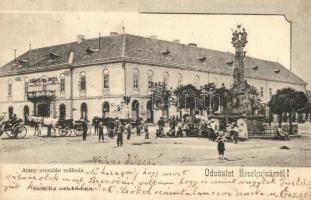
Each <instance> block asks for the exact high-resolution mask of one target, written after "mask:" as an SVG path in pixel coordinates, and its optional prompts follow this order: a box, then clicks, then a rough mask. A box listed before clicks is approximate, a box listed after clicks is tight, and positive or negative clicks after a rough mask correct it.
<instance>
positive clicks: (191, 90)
mask: <svg viewBox="0 0 311 200" xmlns="http://www.w3.org/2000/svg"><path fill="white" fill-rule="evenodd" d="M174 95H175V97H176V101H177V104H176V106H177V108H178V109H183V108H186V109H190V113H192V112H191V111H192V110H193V109H195V108H196V107H197V106H198V99H199V96H200V91H199V90H198V89H196V88H195V87H194V86H193V85H191V84H188V85H185V86H180V87H178V88H176V89H175V90H174Z"/></svg>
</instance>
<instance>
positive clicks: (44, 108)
mask: <svg viewBox="0 0 311 200" xmlns="http://www.w3.org/2000/svg"><path fill="white" fill-rule="evenodd" d="M37 116H39V117H50V104H47V103H42V104H38V113H37Z"/></svg>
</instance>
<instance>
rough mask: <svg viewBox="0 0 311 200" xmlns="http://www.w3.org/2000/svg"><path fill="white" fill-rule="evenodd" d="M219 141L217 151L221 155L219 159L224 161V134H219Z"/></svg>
mask: <svg viewBox="0 0 311 200" xmlns="http://www.w3.org/2000/svg"><path fill="white" fill-rule="evenodd" d="M216 141H217V150H218V154H219V159H221V160H223V159H224V153H225V138H224V136H223V132H222V131H220V132H219V136H218V137H217V139H216Z"/></svg>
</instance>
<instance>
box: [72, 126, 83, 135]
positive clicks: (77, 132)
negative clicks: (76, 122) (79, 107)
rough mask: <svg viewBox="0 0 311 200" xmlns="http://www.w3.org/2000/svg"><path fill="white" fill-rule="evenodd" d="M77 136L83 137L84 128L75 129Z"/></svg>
mask: <svg viewBox="0 0 311 200" xmlns="http://www.w3.org/2000/svg"><path fill="white" fill-rule="evenodd" d="M74 132H75V134H76V136H81V135H82V133H83V130H82V127H77V128H75V129H74Z"/></svg>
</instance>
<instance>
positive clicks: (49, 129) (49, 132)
mask: <svg viewBox="0 0 311 200" xmlns="http://www.w3.org/2000/svg"><path fill="white" fill-rule="evenodd" d="M47 128H48V129H47V134H46V135H47V137H51V129H52V124H49V125H48V127H47Z"/></svg>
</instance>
